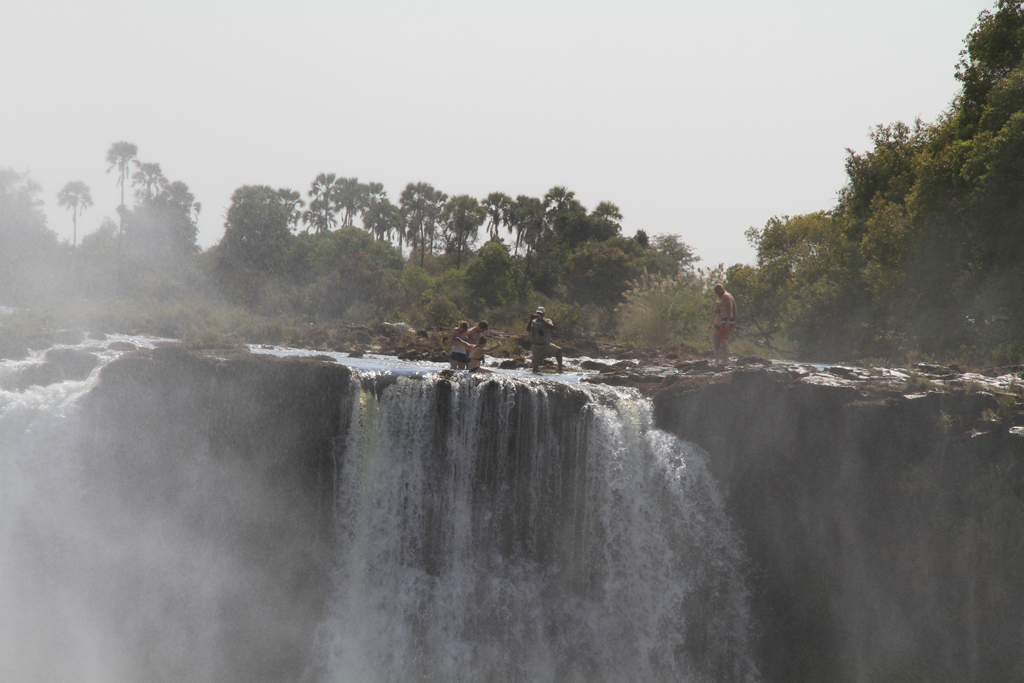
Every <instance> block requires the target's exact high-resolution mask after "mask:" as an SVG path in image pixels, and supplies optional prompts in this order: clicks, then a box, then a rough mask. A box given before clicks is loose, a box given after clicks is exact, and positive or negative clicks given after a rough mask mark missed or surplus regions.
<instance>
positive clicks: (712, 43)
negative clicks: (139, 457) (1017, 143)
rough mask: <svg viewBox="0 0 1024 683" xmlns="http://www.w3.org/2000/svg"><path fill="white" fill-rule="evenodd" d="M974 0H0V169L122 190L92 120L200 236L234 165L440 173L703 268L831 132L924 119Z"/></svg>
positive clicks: (949, 85) (765, 212)
mask: <svg viewBox="0 0 1024 683" xmlns="http://www.w3.org/2000/svg"><path fill="white" fill-rule="evenodd" d="M992 5H993V2H991V1H989V0H854V1H852V2H851V1H850V0H779V1H771V0H760V1H756V2H755V1H753V0H733V1H731V2H721V1H719V2H711V1H709V0H677V1H675V2H668V1H665V2H662V1H657V0H634V1H633V2H602V1H600V0H591V1H589V2H584V1H576V0H547V1H546V2H540V1H533V0H524V1H519V0H517V1H514V2H508V1H506V2H491V1H488V0H473V1H463V0H435V1H434V2H411V1H403V0H374V1H359V2H350V1H344V0H335V1H333V2H329V1H302V0H295V1H293V2H283V1H279V2H270V1H268V0H245V1H244V2H243V1H238V2H220V1H216V0H194V1H193V0H169V1H166V2H159V3H158V2H141V1H139V0H133V1H126V0H59V1H49V0H24V1H23V0H0V64H2V68H0V92H2V94H3V104H2V108H0V167H12V168H14V169H15V170H17V171H26V170H27V171H29V172H30V173H31V175H32V177H33V178H34V179H35V180H36V181H38V182H39V183H41V185H42V187H43V193H42V197H43V199H44V200H45V202H46V210H47V214H48V216H49V221H50V223H49V224H50V227H51V228H52V229H54V230H56V231H57V233H58V234H60V235H61V236H62V237H66V238H67V239H68V240H69V241H70V239H71V216H70V214H68V212H67V211H66V210H64V209H61V208H59V207H58V206H57V203H56V193H57V191H58V190H59V189H60V188H61V187H63V185H64V184H65V183H66V182H67V181H69V180H82V181H85V182H86V183H87V184H88V185H89V187H90V188H91V190H92V196H93V199H94V201H95V206H94V207H93V208H91V209H89V210H88V211H86V213H85V214H84V216H83V217H82V218H81V219H80V220H79V239H81V236H82V234H84V233H88V232H91V231H93V230H94V229H95V228H96V227H97V226H98V225H99V223H100V221H101V220H102V219H103V217H104V216H111V217H114V216H116V210H115V209H116V206H117V204H118V203H119V194H118V189H117V187H116V177H115V175H114V174H110V175H107V174H106V173H105V171H106V163H105V158H106V152H107V149H108V148H109V147H110V144H111V143H112V142H115V141H117V140H127V141H129V142H133V143H135V144H137V145H138V147H139V159H140V160H141V161H145V162H158V163H160V164H161V166H162V168H163V171H164V174H165V175H166V176H167V177H168V178H169V179H171V180H182V181H184V182H185V183H187V184H188V185H189V187H190V189H191V190H192V192H193V193H194V194H195V196H196V198H197V200H199V201H200V202H202V204H203V212H202V214H201V215H200V218H199V225H200V235H199V240H200V243H201V245H202V246H203V247H208V246H210V245H212V244H214V243H216V242H217V241H218V240H219V239H220V238H221V236H222V235H223V231H224V216H225V213H226V211H227V207H228V205H229V203H230V196H231V193H232V192H233V191H234V189H235V188H237V187H239V186H240V185H245V184H265V185H271V186H273V187H290V188H292V189H296V190H301V191H302V193H303V195H305V193H306V191H307V190H308V189H309V185H310V183H311V182H312V180H313V178H314V177H315V176H316V175H317V174H318V173H321V172H329V173H331V172H333V173H336V174H338V175H339V176H349V177H351V176H357V177H358V178H359V179H360V180H361V181H363V182H367V181H378V182H382V183H384V186H385V188H386V189H387V190H388V194H389V196H390V197H392V198H393V199H394V200H397V197H398V195H399V194H400V193H401V190H402V188H403V187H404V186H405V185H406V183H408V182H415V181H421V180H422V181H427V182H430V183H432V184H433V185H434V186H435V187H437V188H438V189H440V190H442V191H444V192H447V193H448V194H450V195H456V194H470V195H473V196H476V197H478V198H483V197H485V196H486V195H487V194H488V193H489V192H493V191H502V192H505V193H507V194H509V195H512V196H515V195H518V194H529V195H534V196H541V195H543V194H544V192H546V191H547V189H548V188H550V187H552V186H554V185H564V186H566V187H568V188H569V189H570V190H573V191H575V192H576V196H577V197H578V198H579V199H580V200H581V201H582V202H583V203H584V204H585V205H586V206H587V207H588V208H593V207H594V206H595V205H596V204H597V203H598V202H600V201H602V200H609V201H612V202H615V203H616V204H618V206H619V207H620V209H621V211H622V213H623V214H624V217H625V218H624V220H623V232H624V234H626V235H632V234H634V233H635V232H636V230H638V229H643V230H645V231H647V232H648V233H649V234H657V233H678V234H679V235H681V236H682V238H683V240H684V241H686V242H688V243H689V244H691V245H693V246H694V247H696V249H697V252H698V254H699V255H700V256H701V257H702V258H703V261H704V263H705V264H717V263H720V262H724V263H726V264H727V265H728V264H731V263H735V262H748V263H749V262H752V261H753V258H754V253H753V250H752V249H751V248H750V247H749V246H748V245H747V243H746V240H745V238H744V237H743V232H744V230H746V229H747V228H748V227H750V226H751V225H756V226H759V227H760V226H762V225H763V224H764V223H765V221H766V220H767V219H768V218H770V217H771V216H773V215H779V214H799V213H806V212H810V211H816V210H819V209H827V208H830V207H831V206H832V205H833V204H834V202H835V196H836V192H837V191H838V190H839V189H840V188H841V187H842V185H843V183H844V181H845V175H844V172H843V161H844V158H845V155H846V152H845V148H847V147H850V148H853V149H855V150H858V151H862V150H864V149H866V148H867V146H868V144H869V141H868V139H867V134H868V132H869V130H870V129H871V128H872V127H873V126H874V125H875V124H878V123H889V122H892V121H895V120H904V121H908V122H909V121H912V120H913V119H914V118H915V117H921V118H923V119H924V120H926V121H932V120H934V119H935V118H936V117H937V116H938V114H939V113H940V112H941V111H943V110H944V109H945V108H946V107H947V106H948V104H949V102H950V101H951V99H952V98H953V96H954V94H955V92H956V88H957V83H956V81H955V80H954V78H953V73H954V66H955V64H956V62H957V59H958V54H959V51H960V50H961V48H962V46H963V45H962V41H963V38H964V36H966V34H967V32H968V31H969V30H970V29H971V26H972V25H973V23H974V21H975V20H976V18H977V15H978V13H979V12H980V11H982V10H984V9H991V7H992Z"/></svg>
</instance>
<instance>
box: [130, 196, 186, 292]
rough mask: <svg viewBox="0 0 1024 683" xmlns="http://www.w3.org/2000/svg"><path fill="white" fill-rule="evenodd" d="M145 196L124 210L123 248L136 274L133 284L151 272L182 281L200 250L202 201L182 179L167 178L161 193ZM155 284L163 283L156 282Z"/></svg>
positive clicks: (146, 277) (136, 284) (147, 276)
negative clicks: (199, 236)
mask: <svg viewBox="0 0 1024 683" xmlns="http://www.w3.org/2000/svg"><path fill="white" fill-rule="evenodd" d="M142 197H143V198H142V200H141V201H140V202H138V203H137V204H136V205H135V206H134V207H133V208H132V209H130V210H128V209H126V210H124V211H122V217H123V219H124V231H123V242H122V248H123V250H124V254H125V255H126V257H127V260H128V261H127V263H126V265H127V266H129V267H132V268H134V269H135V271H136V275H137V277H135V278H133V280H134V282H135V284H134V285H133V286H138V283H139V282H140V281H141V280H140V279H143V280H151V278H150V277H149V276H150V275H158V276H162V277H163V278H169V279H171V280H178V281H182V280H184V279H185V277H186V276H187V272H188V271H187V268H186V266H187V264H188V261H189V260H190V259H191V257H193V256H194V255H195V254H196V253H197V252H198V251H199V247H198V246H197V245H196V237H197V235H198V232H199V230H198V223H197V221H198V218H199V212H200V210H201V207H200V205H199V202H197V201H196V200H195V196H194V195H193V194H192V192H191V191H189V188H188V185H186V184H185V183H183V182H181V181H174V182H166V181H164V182H163V183H162V187H161V189H160V191H159V192H157V193H156V194H154V195H152V196H149V197H146V196H145V195H142ZM164 282H165V283H166V280H165V281H164ZM154 285H155V286H157V287H159V286H161V283H160V282H158V281H154Z"/></svg>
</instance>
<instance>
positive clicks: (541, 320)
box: [526, 306, 562, 373]
mask: <svg viewBox="0 0 1024 683" xmlns="http://www.w3.org/2000/svg"><path fill="white" fill-rule="evenodd" d="M554 329H555V324H554V323H553V322H551V319H550V318H545V317H544V307H543V306H539V307H538V308H537V310H536V312H534V313H533V314H532V315H531V316H530V322H528V323H527V324H526V331H527V332H529V333H530V351H531V353H532V355H533V361H532V366H533V371H534V372H540V364H541V362H542V361H543V360H544V359H545V358H550V357H551V356H554V357H555V358H557V359H558V372H559V373H561V372H562V349H560V348H559V347H557V346H555V345H554V344H552V343H551V331H552V330H554Z"/></svg>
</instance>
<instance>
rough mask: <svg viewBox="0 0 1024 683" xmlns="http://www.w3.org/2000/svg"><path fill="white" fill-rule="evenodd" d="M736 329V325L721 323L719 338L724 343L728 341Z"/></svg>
mask: <svg viewBox="0 0 1024 683" xmlns="http://www.w3.org/2000/svg"><path fill="white" fill-rule="evenodd" d="M735 328H736V323H719V326H718V330H717V332H718V338H719V339H721V340H723V341H728V339H729V337H731V336H732V331H733V330H734V329H735Z"/></svg>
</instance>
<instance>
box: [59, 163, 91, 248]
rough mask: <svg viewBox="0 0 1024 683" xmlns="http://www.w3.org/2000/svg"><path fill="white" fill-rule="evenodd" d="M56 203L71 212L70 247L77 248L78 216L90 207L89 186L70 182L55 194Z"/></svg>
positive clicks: (74, 181)
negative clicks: (72, 228) (72, 229)
mask: <svg viewBox="0 0 1024 683" xmlns="http://www.w3.org/2000/svg"><path fill="white" fill-rule="evenodd" d="M57 201H58V202H59V203H60V205H61V206H63V207H64V208H65V209H70V210H71V223H72V225H73V226H74V232H73V233H72V235H73V236H72V242H71V247H72V248H73V249H77V248H78V216H79V214H81V213H82V212H83V211H85V210H86V209H88V208H89V207H90V206H92V195H90V194H89V186H88V185H86V184H85V183H83V182H82V181H81V180H72V181H70V182H69V183H68V184H67V185H65V186H64V187H63V189H61V191H60V192H58V193H57Z"/></svg>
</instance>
